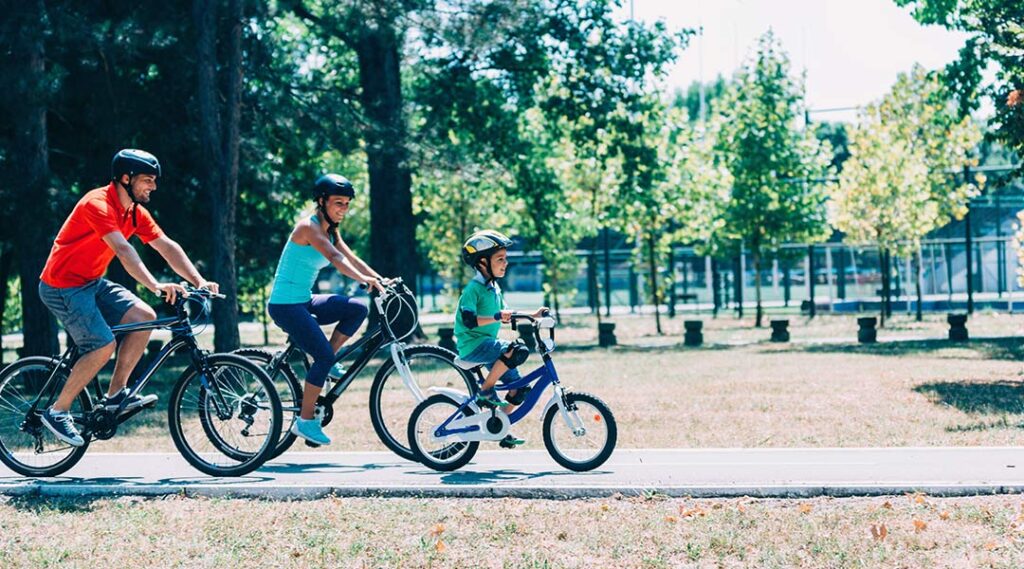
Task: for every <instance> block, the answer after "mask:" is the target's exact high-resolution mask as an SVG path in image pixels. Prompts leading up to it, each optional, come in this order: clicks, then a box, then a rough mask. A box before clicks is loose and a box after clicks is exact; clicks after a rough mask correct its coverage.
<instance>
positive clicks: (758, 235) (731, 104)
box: [713, 31, 831, 255]
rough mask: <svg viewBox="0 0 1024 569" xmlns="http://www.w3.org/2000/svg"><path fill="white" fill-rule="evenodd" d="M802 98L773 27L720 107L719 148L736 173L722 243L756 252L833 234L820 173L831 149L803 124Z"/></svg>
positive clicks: (717, 122) (723, 215) (716, 126)
mask: <svg viewBox="0 0 1024 569" xmlns="http://www.w3.org/2000/svg"><path fill="white" fill-rule="evenodd" d="M802 104H803V86H802V83H801V82H800V81H798V80H796V79H794V78H793V77H792V76H791V74H790V65H789V59H788V57H787V56H786V55H785V53H783V52H782V49H781V46H780V45H779V44H778V42H777V41H776V40H775V37H774V35H773V34H772V33H771V32H770V31H769V32H768V33H766V34H765V35H764V36H762V37H761V39H760V40H759V43H758V50H757V54H756V55H755V56H754V57H753V59H752V60H750V61H747V62H746V63H745V64H744V65H743V67H742V68H741V70H740V71H739V73H738V74H737V76H736V79H735V81H734V83H733V84H732V85H731V87H730V89H729V90H728V91H727V93H726V94H725V96H723V97H722V99H721V100H720V101H718V104H716V106H715V110H716V113H717V115H718V116H717V118H716V120H715V121H714V126H713V132H714V136H715V138H716V141H717V142H716V150H717V152H718V157H719V159H720V160H721V161H722V163H723V164H724V165H725V166H726V167H727V168H728V170H729V172H730V173H731V174H732V193H731V195H730V196H729V200H728V202H727V203H724V204H721V211H720V218H721V221H720V222H719V223H720V229H719V231H717V234H716V235H715V236H714V237H715V239H716V241H718V242H719V243H720V245H721V246H725V247H728V246H729V244H735V243H742V244H743V245H745V247H746V248H747V250H749V251H751V252H753V253H754V254H755V255H757V254H759V253H760V252H761V251H764V250H770V249H775V248H776V247H777V246H778V245H780V244H782V243H783V242H786V241H796V242H801V241H802V242H813V241H818V240H822V239H824V238H825V237H826V236H827V234H828V226H827V223H826V216H825V207H824V204H825V199H826V193H825V188H824V184H822V183H821V182H820V179H821V178H822V177H823V176H824V175H825V174H826V173H827V172H828V163H829V160H830V159H831V149H830V148H829V147H828V145H827V144H824V143H820V142H819V141H818V140H817V139H816V138H815V137H814V135H813V133H811V132H806V131H802V130H801V129H799V128H798V125H797V118H798V117H799V116H800V115H801V106H802Z"/></svg>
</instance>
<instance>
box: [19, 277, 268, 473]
mask: <svg viewBox="0 0 1024 569" xmlns="http://www.w3.org/2000/svg"><path fill="white" fill-rule="evenodd" d="M186 290H187V291H188V297H185V296H184V295H181V296H179V297H178V299H177V300H176V301H175V303H174V309H175V316H171V317H168V318H158V319H156V320H153V321H151V322H138V323H133V324H122V325H118V326H112V327H111V331H113V333H114V336H115V337H117V336H121V335H123V334H128V333H131V332H138V331H141V330H161V329H167V330H170V331H171V333H172V336H171V340H170V341H169V342H167V344H165V345H164V347H163V349H161V350H160V352H159V353H158V354H156V356H155V357H154V358H153V360H152V363H150V364H149V366H148V367H147V368H146V370H145V371H144V372H142V374H141V375H140V376H139V377H138V379H135V380H134V381H133V382H132V383H131V384H130V385H129V386H128V389H129V395H135V394H138V393H139V392H141V391H142V389H143V388H145V387H146V384H147V383H149V380H150V379H152V377H153V376H154V375H155V374H156V371H157V370H158V369H160V367H162V366H163V365H164V364H165V363H166V362H167V359H168V357H170V355H171V354H173V353H174V352H179V353H185V354H188V356H189V364H190V365H189V367H187V368H186V369H185V371H184V372H183V373H182V374H181V376H180V377H179V378H178V380H177V382H176V383H175V384H174V387H173V388H172V389H171V394H170V397H169V401H168V406H167V407H168V408H167V423H168V427H169V428H170V431H171V438H172V439H173V440H174V445H175V446H176V447H178V451H179V452H181V455H182V456H183V457H185V460H187V461H188V462H189V464H191V465H192V466H194V467H196V468H197V469H199V470H201V471H202V472H205V473H206V474H210V475H212V476H241V475H243V474H248V473H249V472H252V471H253V470H255V469H257V468H259V467H260V465H262V464H263V462H264V461H265V460H267V459H268V458H269V457H270V454H271V453H272V452H273V451H274V443H275V442H276V441H277V440H278V438H279V437H280V433H281V423H282V416H281V401H280V399H279V398H278V397H277V392H276V391H275V390H274V389H273V384H272V383H271V381H270V378H269V377H267V374H266V373H265V372H264V371H263V370H262V369H260V367H259V366H257V365H255V364H253V363H252V362H250V361H249V360H247V359H245V358H242V357H239V356H235V355H231V354H209V353H207V352H205V351H203V350H201V349H200V348H199V345H198V344H197V343H196V339H195V333H194V332H193V330H192V321H191V318H190V316H189V313H188V310H187V307H188V305H190V304H195V305H197V306H196V307H197V309H198V311H199V312H200V313H201V314H203V313H206V312H207V311H208V310H209V299H211V298H224V296H223V295H219V294H213V293H211V292H210V291H208V290H205V289H197V288H192V287H186ZM69 344H70V345H69V346H68V348H67V349H66V350H65V351H64V353H63V354H61V355H60V356H57V357H39V356H32V357H25V358H21V359H19V360H17V361H15V362H14V363H12V364H11V365H9V366H7V367H5V368H4V369H3V371H0V461H2V462H3V463H4V464H6V465H7V466H8V467H9V468H10V469H11V470H13V471H15V472H17V473H19V474H22V475H24V476H57V475H59V474H62V473H63V472H65V471H67V470H68V469H69V468H71V467H72V466H74V465H75V464H76V463H77V462H78V461H79V460H80V459H81V458H82V456H83V455H85V451H86V449H88V448H89V443H90V442H91V441H93V440H96V439H99V440H107V439H109V438H111V437H113V436H114V435H115V434H116V433H117V429H118V427H119V426H120V425H121V424H122V423H124V422H125V421H127V420H128V419H130V418H131V417H133V416H134V415H136V414H137V413H139V412H140V411H142V409H143V407H139V408H136V409H132V410H129V411H125V405H126V404H127V402H128V399H129V398H127V397H126V398H125V400H124V401H122V402H121V406H120V407H118V408H116V409H108V408H106V407H105V406H104V405H95V404H94V399H93V397H95V400H97V401H98V400H101V399H103V392H102V391H101V390H100V384H99V380H97V379H96V378H93V379H92V381H91V383H92V385H93V387H94V391H93V393H94V394H95V395H93V396H90V393H89V389H83V390H82V392H81V393H80V394H79V395H78V397H77V398H75V401H74V403H73V404H72V406H71V415H72V418H73V419H74V422H75V426H76V427H77V428H78V430H79V431H80V432H81V434H82V438H83V439H85V444H84V445H82V446H80V447H74V446H71V445H68V444H66V443H64V442H62V441H60V440H59V439H57V437H55V436H54V435H53V434H52V433H50V431H49V430H47V429H46V427H44V426H43V423H42V421H41V419H40V417H41V416H42V413H43V411H45V410H46V409H47V408H48V407H49V406H50V405H51V404H52V403H53V401H54V400H56V398H57V395H58V394H59V393H60V390H61V388H62V387H63V386H64V382H65V381H67V378H68V374H69V373H70V372H71V368H72V367H73V366H74V364H75V361H76V360H77V359H78V357H79V356H80V355H81V354H80V353H79V351H78V347H77V346H75V345H74V344H73V343H69ZM94 405H95V406H94Z"/></svg>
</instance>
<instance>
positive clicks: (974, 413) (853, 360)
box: [95, 340, 1024, 451]
mask: <svg viewBox="0 0 1024 569" xmlns="http://www.w3.org/2000/svg"><path fill="white" fill-rule="evenodd" d="M1021 350H1022V348H1021V347H1019V346H1017V342H1016V341H1013V340H1010V341H986V342H981V341H976V342H971V343H969V344H967V345H963V346H954V345H950V344H948V343H947V342H943V341H937V342H912V343H902V344H879V345H877V346H872V347H861V346H858V345H817V346H815V345H809V346H793V345H789V346H787V345H771V344H759V345H753V346H744V347H734V348H728V349H698V350H687V349H682V348H674V349H658V348H650V349H640V348H629V347H620V348H616V349H612V350H603V349H592V350H569V349H567V350H565V351H562V352H557V351H556V353H555V356H556V363H557V366H558V369H559V375H560V376H561V378H562V382H563V384H565V385H567V386H570V387H572V388H574V389H577V390H580V391H588V392H591V393H593V394H595V395H597V396H599V397H601V398H602V399H604V400H605V401H606V402H607V403H608V404H609V405H610V406H611V408H612V410H613V412H614V413H615V415H616V418H617V419H618V423H619V426H620V429H619V447H620V448H652V447H658V448H675V447H681V448H690V447H790V446H811V447H832V446H904V445H912V446H917V445H1024V430H1022V429H1021V427H1022V426H1024V397H1022V395H1024V392H1022V389H1024V386H1022V384H1021V379H1022V377H1021V369H1022V368H1021V365H1020V364H1019V363H1018V361H1019V359H1020V352H1021ZM531 361H532V360H531ZM532 365H533V364H531V363H529V362H528V363H527V366H532ZM364 374H365V377H362V378H360V379H358V380H357V381H356V382H355V383H353V385H352V386H351V387H350V388H349V391H348V392H346V393H345V394H344V395H343V396H342V398H341V399H340V401H339V404H338V406H337V408H336V410H335V415H334V422H332V423H331V424H330V425H329V426H328V427H327V432H328V435H329V436H331V437H332V438H333V439H334V440H335V441H336V442H335V443H334V444H332V445H331V447H329V448H330V450H383V446H382V445H381V444H380V443H379V442H378V441H377V439H376V436H375V434H374V432H373V429H372V426H371V425H370V420H369V414H368V411H367V406H366V403H367V400H368V390H369V385H370V381H371V377H370V375H369V374H367V373H366V372H364ZM173 375H174V374H169V375H168V377H172V376H173ZM168 390H169V385H168V386H167V387H166V388H165V387H154V388H152V389H150V391H151V392H155V393H161V394H164V393H166V392H167V391H168ZM165 399H166V397H164V398H162V399H161V405H163V404H164V400H165ZM165 425H166V413H165V411H164V410H163V408H161V409H159V410H158V411H147V412H144V413H143V414H142V415H140V416H138V417H136V418H135V419H133V420H132V421H131V422H129V423H128V424H127V425H126V426H127V427H128V428H127V430H126V433H122V435H119V436H118V437H115V438H114V439H112V440H111V441H106V442H99V443H97V444H96V447H95V448H96V449H97V450H105V451H143V450H168V451H170V450H173V445H172V444H171V441H170V438H169V436H168V435H167V433H166V426H165ZM516 433H517V434H519V435H521V436H525V438H527V439H528V441H529V442H528V443H527V444H528V447H532V448H543V446H542V443H541V434H540V421H539V420H534V418H533V417H528V418H527V419H526V420H525V421H523V422H522V423H521V424H520V426H518V427H516ZM123 435H127V436H123ZM302 448H303V449H304V450H305V447H302Z"/></svg>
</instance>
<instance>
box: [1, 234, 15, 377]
mask: <svg viewBox="0 0 1024 569" xmlns="http://www.w3.org/2000/svg"><path fill="white" fill-rule="evenodd" d="M13 260H14V255H13V253H12V251H11V247H10V245H9V244H7V243H0V367H3V363H4V332H5V330H4V327H3V322H4V318H5V317H6V314H7V310H6V309H7V294H8V292H10V287H9V286H8V281H10V279H11V266H12V265H13V263H12V261H13Z"/></svg>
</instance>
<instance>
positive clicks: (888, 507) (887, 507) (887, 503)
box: [882, 500, 892, 510]
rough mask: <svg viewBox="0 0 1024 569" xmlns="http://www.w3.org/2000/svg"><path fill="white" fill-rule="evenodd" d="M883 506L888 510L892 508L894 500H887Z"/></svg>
mask: <svg viewBox="0 0 1024 569" xmlns="http://www.w3.org/2000/svg"><path fill="white" fill-rule="evenodd" d="M882 507H883V508H885V509H886V510H891V509H892V502H890V501H889V500H886V501H885V503H884V504H882Z"/></svg>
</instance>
